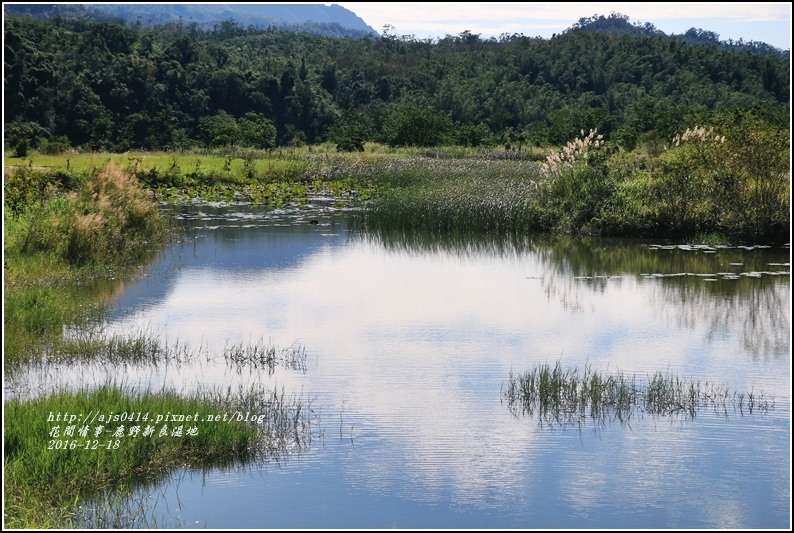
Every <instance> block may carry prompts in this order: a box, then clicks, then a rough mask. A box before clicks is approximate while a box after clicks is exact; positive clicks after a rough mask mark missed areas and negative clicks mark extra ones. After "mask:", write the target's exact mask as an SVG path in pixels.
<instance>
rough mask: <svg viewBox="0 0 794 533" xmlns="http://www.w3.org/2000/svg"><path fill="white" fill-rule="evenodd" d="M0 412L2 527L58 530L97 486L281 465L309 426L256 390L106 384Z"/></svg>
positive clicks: (293, 402)
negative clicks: (202, 470) (183, 390)
mask: <svg viewBox="0 0 794 533" xmlns="http://www.w3.org/2000/svg"><path fill="white" fill-rule="evenodd" d="M4 414H5V428H4V430H5V431H4V445H5V457H4V470H5V472H4V474H5V490H6V493H5V496H6V508H5V519H4V520H5V526H6V527H12V528H15V527H33V526H36V527H38V526H50V527H68V525H69V523H70V520H71V519H72V517H73V516H74V513H75V510H76V505H77V504H79V503H80V502H82V501H85V500H89V499H91V498H92V497H93V496H94V495H96V494H97V493H98V491H101V490H102V489H103V488H114V487H116V488H118V487H123V486H130V485H132V484H135V483H137V482H142V481H143V482H151V481H153V480H157V479H161V478H162V477H163V476H165V475H167V474H168V473H169V472H170V471H172V469H174V468H175V467H189V468H190V467H208V466H223V465H234V464H241V463H246V462H251V461H272V460H282V459H284V458H285V457H286V455H285V454H288V453H289V452H290V451H293V450H300V449H303V448H305V447H306V446H308V445H309V443H310V442H311V431H312V429H311V428H312V423H313V422H312V420H313V414H312V410H311V406H310V404H309V403H308V402H307V401H306V400H304V399H302V398H300V397H299V396H297V395H287V394H286V393H285V392H284V390H283V389H282V390H281V391H279V390H269V389H267V388H266V387H264V386H262V385H258V386H257V385H253V386H251V387H250V388H248V389H243V388H240V389H239V390H236V391H234V390H231V389H227V390H220V389H216V390H210V391H198V392H195V393H193V394H192V395H189V396H184V395H182V394H180V393H178V392H177V391H174V390H166V389H164V390H161V391H158V392H148V391H146V392H139V391H135V390H132V389H130V388H129V387H125V386H119V385H116V384H106V385H104V386H101V387H99V388H96V389H83V390H80V391H77V392H69V391H66V390H63V391H57V392H53V393H51V394H49V395H47V396H45V397H40V398H36V399H33V400H26V401H20V400H15V399H11V400H6V401H5V404H4ZM59 414H60V416H61V420H58V415H59ZM150 432H151V433H150Z"/></svg>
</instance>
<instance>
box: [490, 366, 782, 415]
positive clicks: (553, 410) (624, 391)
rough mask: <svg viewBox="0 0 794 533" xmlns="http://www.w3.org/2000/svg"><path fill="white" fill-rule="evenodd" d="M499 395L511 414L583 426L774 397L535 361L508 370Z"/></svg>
mask: <svg viewBox="0 0 794 533" xmlns="http://www.w3.org/2000/svg"><path fill="white" fill-rule="evenodd" d="M503 397H504V399H505V400H506V402H507V405H508V408H509V409H510V410H511V411H512V412H513V413H514V414H515V415H521V414H524V415H528V416H530V417H533V418H534V417H537V419H538V421H539V423H540V424H541V425H543V426H550V427H576V426H578V427H581V426H582V425H583V424H584V423H585V422H587V421H588V420H590V421H592V422H593V423H596V424H600V425H605V424H606V423H607V422H612V421H615V420H618V421H620V422H621V423H624V424H628V423H629V422H630V420H631V418H632V417H633V416H635V415H636V414H637V413H641V414H642V413H648V414H650V415H653V416H674V415H683V416H687V417H689V418H694V417H695V416H696V415H697V414H698V413H699V412H700V411H702V410H703V409H709V408H710V409H712V410H714V411H715V412H723V413H724V414H726V415H727V413H728V409H729V408H730V409H731V410H733V411H738V412H739V413H740V414H745V413H753V412H755V411H766V410H768V409H770V408H773V407H774V400H773V399H770V398H767V397H766V396H764V395H763V394H757V393H755V392H752V391H751V392H749V393H739V392H737V391H731V390H730V389H728V388H727V387H725V386H722V385H717V384H714V383H708V382H701V381H694V380H691V379H687V378H682V377H680V376H676V375H673V374H671V373H664V372H656V373H654V374H652V375H650V376H648V378H647V379H642V378H638V377H637V376H636V375H631V376H628V375H626V374H623V373H621V372H616V373H601V372H598V371H595V370H593V369H592V368H591V367H590V366H589V365H587V366H585V368H584V371H582V372H580V371H579V369H577V368H567V369H566V368H563V367H562V365H561V364H560V363H559V362H557V363H556V364H555V365H554V366H553V367H552V366H550V365H548V364H543V365H538V366H536V367H535V368H533V369H531V370H529V371H528V372H525V373H521V374H514V373H513V372H512V371H511V372H510V376H509V379H508V383H507V387H506V389H503Z"/></svg>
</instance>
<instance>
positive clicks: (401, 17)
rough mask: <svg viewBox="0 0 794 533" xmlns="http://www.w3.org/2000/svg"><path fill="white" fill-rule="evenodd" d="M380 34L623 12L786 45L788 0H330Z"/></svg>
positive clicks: (513, 26) (514, 29) (567, 20)
mask: <svg viewBox="0 0 794 533" xmlns="http://www.w3.org/2000/svg"><path fill="white" fill-rule="evenodd" d="M335 3H338V4H339V5H341V6H343V7H345V8H347V9H349V10H351V11H353V12H354V13H355V14H356V15H358V16H359V17H361V18H362V19H363V20H364V22H366V23H367V24H368V25H369V26H371V27H372V28H374V29H375V30H377V31H378V32H381V31H382V29H383V26H384V25H385V24H390V25H392V26H393V27H394V33H395V34H396V35H414V36H416V37H417V38H420V39H424V38H427V37H443V36H445V35H447V34H449V35H457V34H459V33H461V32H463V31H465V30H470V31H471V32H472V33H477V34H480V35H481V36H482V37H483V38H488V37H498V36H499V35H501V34H503V33H510V34H512V33H523V34H524V35H526V36H528V37H544V38H549V37H551V36H552V34H554V33H560V32H562V31H563V30H565V29H566V28H569V27H570V26H571V25H572V24H574V23H575V22H577V21H578V20H579V19H580V18H582V17H592V16H593V15H596V14H598V15H605V16H608V15H610V14H611V13H621V14H623V15H628V16H629V19H630V21H631V22H632V23H636V22H641V23H645V22H650V23H651V24H653V25H654V26H656V28H658V29H659V30H661V31H663V32H665V33H666V34H668V35H669V34H672V33H676V34H680V33H684V32H686V31H687V30H688V29H689V28H693V27H694V28H701V29H704V30H709V31H713V32H715V33H717V34H719V36H720V40H723V41H724V40H728V39H733V40H735V41H737V40H739V39H740V38H742V39H744V40H745V41H761V42H765V43H767V44H770V45H772V46H775V47H777V48H781V49H784V50H790V49H791V3H789V2H768V3H751V2H722V3H705V2H691V3H684V2H648V3H643V2H632V3H625V2H560V3H550V2H461V3H442V2H335Z"/></svg>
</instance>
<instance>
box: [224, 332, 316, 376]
mask: <svg viewBox="0 0 794 533" xmlns="http://www.w3.org/2000/svg"><path fill="white" fill-rule="evenodd" d="M223 357H224V358H225V359H226V362H227V363H228V364H229V365H231V366H233V367H234V368H235V369H236V370H237V372H238V373H239V372H242V369H243V368H246V367H248V368H249V369H253V370H258V369H260V368H262V369H266V370H267V371H268V374H271V375H272V374H273V372H275V370H276V367H277V366H282V367H284V368H287V369H289V370H294V371H298V372H302V373H306V349H305V348H304V347H303V346H301V345H298V344H293V345H292V346H289V347H287V348H278V347H276V346H275V345H274V344H272V343H265V342H264V340H263V339H259V340H258V341H257V342H249V343H239V344H233V345H231V346H227V347H226V348H225V349H224V351H223Z"/></svg>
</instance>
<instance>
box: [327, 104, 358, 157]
mask: <svg viewBox="0 0 794 533" xmlns="http://www.w3.org/2000/svg"><path fill="white" fill-rule="evenodd" d="M367 133H368V127H367V120H366V117H365V116H364V115H363V114H362V113H356V112H352V111H346V112H344V113H343V114H342V116H341V117H340V118H339V119H337V120H336V122H334V124H333V126H331V129H330V130H329V131H328V140H329V141H331V142H332V143H336V149H337V150H338V151H340V152H363V151H364V141H365V140H366V137H367Z"/></svg>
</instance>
